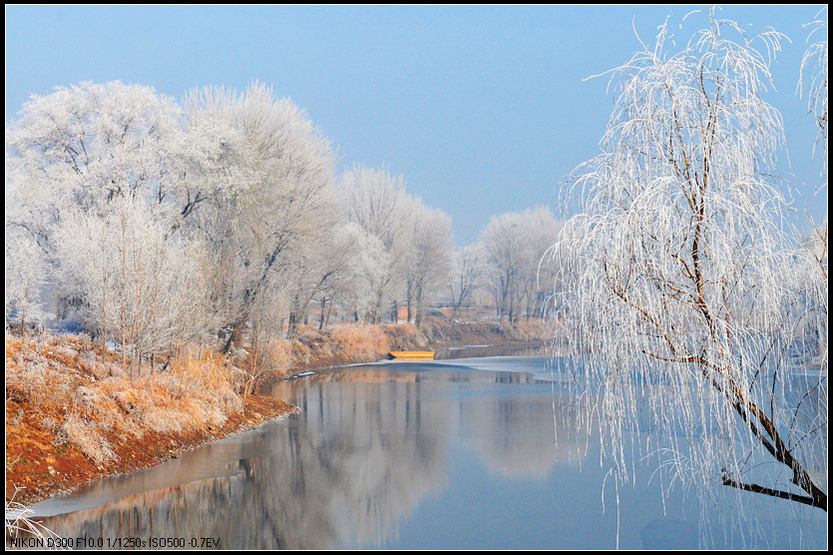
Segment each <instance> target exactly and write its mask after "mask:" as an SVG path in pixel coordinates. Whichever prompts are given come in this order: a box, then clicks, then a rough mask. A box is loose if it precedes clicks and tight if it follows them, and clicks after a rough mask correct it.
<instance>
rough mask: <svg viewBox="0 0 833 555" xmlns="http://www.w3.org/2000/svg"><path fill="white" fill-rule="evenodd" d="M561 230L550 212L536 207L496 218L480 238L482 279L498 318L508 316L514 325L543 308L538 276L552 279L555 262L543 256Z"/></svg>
mask: <svg viewBox="0 0 833 555" xmlns="http://www.w3.org/2000/svg"><path fill="white" fill-rule="evenodd" d="M559 226H560V224H559V222H558V221H557V220H556V219H555V217H554V216H553V214H552V211H551V210H550V209H549V208H547V207H537V208H529V209H527V210H525V211H523V212H508V213H506V214H501V215H499V216H495V217H493V218H492V219H491V221H490V222H489V224H488V225H487V226H486V227H485V228H484V230H483V232H482V233H481V236H480V245H481V249H482V253H483V254H482V264H483V270H482V272H483V279H484V282H485V284H486V286H487V287H488V289H489V290H490V291H491V293H492V296H493V297H494V300H495V307H496V308H497V313H498V317H499V318H501V319H502V318H503V317H504V316H506V317H507V318H508V319H509V322H510V323H515V322H517V321H518V319H519V318H520V317H521V316H522V315H523V314H524V312H526V315H527V317H529V316H531V315H532V313H533V312H537V310H539V309H540V307H541V306H542V304H543V300H544V299H543V295H544V292H545V289H544V288H542V287H540V285H539V276H541V277H544V278H545V279H547V278H549V276H551V275H552V271H551V270H550V269H551V268H553V267H555V266H554V258H553V257H552V256H548V257H545V256H544V255H545V254H546V253H547V251H548V250H549V248H550V247H551V246H552V243H553V241H555V239H556V237H557V235H558V229H559ZM542 271H543V274H545V275H542ZM547 284H549V280H548V281H547ZM546 287H547V289H548V288H549V285H547V286H546Z"/></svg>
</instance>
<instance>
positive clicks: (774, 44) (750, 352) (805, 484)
mask: <svg viewBox="0 0 833 555" xmlns="http://www.w3.org/2000/svg"><path fill="white" fill-rule="evenodd" d="M669 30H670V27H669V26H668V24H667V23H666V24H665V25H663V26H661V27H660V31H659V34H658V37H657V42H656V44H655V46H653V47H650V46H647V45H644V50H642V51H640V52H638V53H637V54H636V55H634V56H633V57H632V58H631V59H630V60H629V61H628V62H627V63H625V64H624V65H623V66H621V67H619V68H617V69H616V70H615V71H614V72H613V76H614V77H613V84H614V85H616V86H617V87H618V88H617V89H616V90H617V91H618V92H617V97H616V101H615V106H614V110H613V114H612V116H611V118H610V120H609V123H608V126H607V130H606V132H605V134H604V136H603V138H602V141H601V150H602V152H601V154H599V155H598V156H597V157H596V158H594V159H592V160H590V161H589V162H587V163H585V164H583V165H581V166H580V167H579V168H578V169H577V170H576V174H575V176H576V180H575V185H576V189H575V190H577V191H583V193H584V198H583V202H584V211H585V213H583V214H580V215H578V216H575V217H574V218H572V219H571V220H570V221H569V223H568V224H567V225H566V226H565V228H564V230H563V231H562V233H561V234H560V236H559V241H558V244H557V249H558V251H560V252H562V253H564V255H565V259H566V260H574V261H576V264H575V265H574V267H573V268H570V269H567V271H565V272H564V273H563V276H564V278H565V279H566V280H567V289H566V291H565V299H564V300H565V302H566V305H567V306H568V307H569V313H568V314H567V319H566V322H567V324H568V325H569V329H570V331H571V332H572V334H571V342H570V345H571V346H572V347H573V348H574V352H575V353H574V354H575V355H576V357H577V360H578V361H579V362H578V364H576V371H583V372H585V373H586V374H585V375H586V378H587V380H588V381H589V382H590V383H599V384H601V387H600V388H599V389H598V391H599V398H598V403H599V414H600V415H601V417H602V418H603V425H602V429H603V430H605V437H606V440H607V441H606V443H605V445H606V452H607V454H608V455H609V456H611V457H612V459H613V461H614V462H615V463H616V465H617V468H618V469H619V471H620V472H621V473H622V475H624V476H627V469H626V463H625V453H626V449H627V448H626V446H625V445H624V432H623V430H626V429H628V428H630V429H633V428H632V426H637V422H638V420H637V418H636V415H637V413H636V411H637V400H636V399H637V397H639V396H640V394H641V392H647V393H648V402H649V405H650V409H651V411H652V414H653V417H654V420H655V421H656V423H657V425H658V426H660V427H661V428H662V429H664V430H666V431H668V432H670V433H669V434H668V435H669V442H671V444H670V445H669V447H670V449H671V452H673V453H674V457H673V458H672V459H671V461H669V462H671V463H674V464H676V465H677V466H676V467H675V468H676V469H677V471H678V472H677V474H676V476H677V477H678V478H681V479H686V478H692V477H694V479H695V480H699V481H701V482H702V483H714V482H715V481H716V483H719V484H723V485H727V486H733V487H735V488H740V489H742V490H749V491H754V492H759V493H763V494H766V495H771V496H776V497H782V498H786V499H790V500H793V501H797V502H801V503H806V504H809V505H812V506H814V507H820V508H822V509H824V510H825V511H826V509H827V493H826V468H827V394H826V391H827V369H826V364H825V365H824V367H823V368H818V367H797V365H796V364H794V362H795V361H796V357H794V355H795V354H796V351H797V350H801V349H802V348H803V347H802V346H803V345H804V342H803V338H802V337H801V336H800V335H797V334H796V332H797V331H800V330H801V326H798V325H797V321H798V320H800V319H801V318H802V317H803V316H804V315H805V314H806V312H807V304H806V303H807V302H808V299H807V298H806V296H801V295H797V294H796V291H797V290H798V289H799V288H797V287H796V279H797V277H796V272H795V271H794V270H795V264H794V257H793V256H792V255H791V254H790V253H792V252H794V251H793V250H792V247H793V246H794V245H793V243H792V237H791V236H789V235H787V231H786V230H787V229H788V226H787V225H786V220H785V218H784V216H783V209H784V206H785V203H784V200H783V199H782V197H781V195H780V194H779V192H778V190H777V189H776V188H774V187H773V186H772V185H771V184H770V183H769V182H768V181H767V176H768V175H771V173H772V172H771V168H772V167H773V161H774V160H773V157H774V153H775V151H776V146H777V145H778V144H779V142H780V141H781V140H782V123H781V119H780V116H779V114H778V112H777V111H776V110H775V108H773V107H772V106H770V105H769V104H767V103H766V102H764V100H762V97H761V94H762V91H763V90H764V89H765V88H766V87H767V86H769V83H770V74H769V63H770V60H769V59H768V58H767V57H766V56H765V54H766V53H767V52H769V53H774V52H777V51H778V49H779V43H780V41H781V39H782V36H781V35H780V34H778V33H776V32H775V31H772V30H767V31H765V32H763V33H762V34H760V35H758V36H755V37H750V36H747V35H746V34H745V33H744V32H743V30H742V28H741V27H740V26H739V25H737V24H736V23H733V22H730V21H725V20H720V19H717V18H716V17H715V14H714V12H711V13H710V14H709V25H708V27H707V28H705V29H703V30H701V31H699V32H697V33H696V34H694V35H693V37H692V39H691V40H690V41H689V42H688V44H687V45H686V46H685V47H684V48H683V49H682V50H681V51H678V52H673V51H669V50H667V49H669V48H670V47H671V46H672V45H673V42H672V41H671V37H670V35H669ZM732 33H739V34H740V35H741V38H740V40H739V41H733V40H730V38H728V37H729V36H730V35H731V34H732ZM756 47H757V48H756ZM762 52H763V53H764V54H762ZM825 318H826V315H825ZM799 360H800V359H799Z"/></svg>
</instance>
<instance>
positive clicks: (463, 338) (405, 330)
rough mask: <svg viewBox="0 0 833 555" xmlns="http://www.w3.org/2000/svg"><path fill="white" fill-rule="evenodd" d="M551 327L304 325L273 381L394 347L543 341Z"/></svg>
mask: <svg viewBox="0 0 833 555" xmlns="http://www.w3.org/2000/svg"><path fill="white" fill-rule="evenodd" d="M547 340H548V330H547V329H546V327H545V325H544V323H543V322H542V321H541V320H524V321H521V322H517V323H515V324H513V325H501V324H498V323H496V322H453V323H450V322H448V321H446V320H441V319H435V318H431V319H425V320H423V322H422V323H421V324H420V326H419V327H417V326H416V325H414V324H410V323H399V324H387V325H361V324H356V325H344V326H335V327H333V328H332V329H330V330H324V331H319V330H314V329H309V328H306V329H305V328H302V329H301V331H300V333H299V336H298V338H297V340H296V341H294V342H293V343H292V346H291V348H290V349H289V351H288V352H289V357H290V358H289V360H288V363H287V364H284V368H285V370H283V371H280V370H279V371H277V372H275V373H274V374H273V375H272V376H271V379H272V380H274V379H279V378H282V377H286V376H288V375H289V374H292V373H294V372H299V371H302V370H317V369H321V368H327V367H331V366H340V365H344V364H357V363H363V362H374V361H377V360H380V359H382V358H385V357H386V356H387V354H388V353H389V352H390V351H411V350H430V351H440V350H442V349H444V348H448V347H456V346H463V345H522V344H529V345H542V344H544V343H545V342H546V341H547Z"/></svg>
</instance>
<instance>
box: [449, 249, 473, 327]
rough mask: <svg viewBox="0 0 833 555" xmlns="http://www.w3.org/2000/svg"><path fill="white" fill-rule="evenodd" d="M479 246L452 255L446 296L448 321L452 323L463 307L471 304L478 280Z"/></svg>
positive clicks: (458, 250) (456, 251)
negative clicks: (447, 298)
mask: <svg viewBox="0 0 833 555" xmlns="http://www.w3.org/2000/svg"><path fill="white" fill-rule="evenodd" d="M480 273H481V264H480V248H479V245H468V246H466V247H463V248H460V249H457V250H455V251H454V253H453V254H452V258H451V267H450V269H449V273H448V295H449V301H450V304H451V315H450V317H449V319H450V320H451V321H452V322H453V321H454V319H455V317H456V316H457V313H458V312H459V311H460V309H461V308H462V307H463V306H466V304H467V303H469V302H471V300H472V295H473V294H474V291H475V290H476V288H477V285H478V283H479V280H480Z"/></svg>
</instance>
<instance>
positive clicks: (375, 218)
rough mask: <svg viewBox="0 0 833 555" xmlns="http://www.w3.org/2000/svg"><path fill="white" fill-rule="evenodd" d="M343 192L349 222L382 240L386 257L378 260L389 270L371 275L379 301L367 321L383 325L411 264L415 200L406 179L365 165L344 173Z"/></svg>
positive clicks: (377, 300) (383, 269) (369, 313)
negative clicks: (406, 190)
mask: <svg viewBox="0 0 833 555" xmlns="http://www.w3.org/2000/svg"><path fill="white" fill-rule="evenodd" d="M341 188H342V195H343V197H342V198H343V202H344V206H345V210H346V211H347V220H348V221H349V222H353V223H355V224H358V225H359V226H360V227H361V229H362V230H364V232H365V233H366V234H368V235H370V236H373V237H376V238H378V240H379V241H380V242H381V244H382V246H383V247H384V250H385V255H384V256H382V257H375V258H376V260H377V261H378V262H380V263H384V264H385V266H384V267H383V268H379V269H378V271H374V272H372V273H371V274H369V275H375V276H376V277H377V278H378V280H377V282H376V283H374V284H373V289H374V291H375V294H374V296H375V300H374V303H373V305H372V306H371V307H370V311H369V312H368V314H367V315H366V318H367V320H368V321H370V322H373V323H379V322H381V319H382V312H383V310H384V306H385V303H386V302H391V303H395V302H396V300H397V291H398V289H399V288H400V286H401V283H402V282H401V277H402V276H403V273H404V271H405V268H406V267H407V264H408V260H407V257H408V249H409V248H410V247H409V244H408V239H409V237H411V231H412V229H413V224H412V219H411V209H410V208H411V202H412V199H411V198H410V197H409V196H408V195H407V194H406V193H405V180H404V178H403V177H402V176H394V175H391V174H390V173H389V172H388V171H387V170H384V169H379V170H377V169H373V168H368V167H365V166H362V165H357V166H356V167H355V168H353V169H351V170H348V171H346V172H344V174H343V176H342V179H341Z"/></svg>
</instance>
